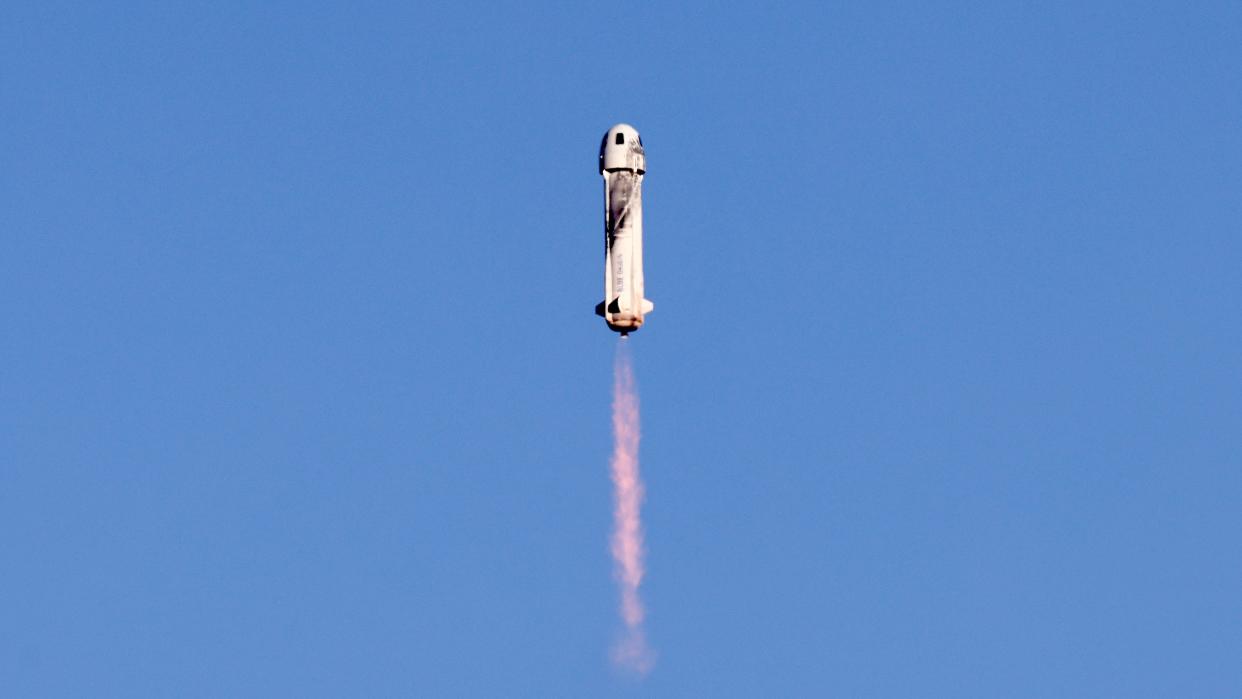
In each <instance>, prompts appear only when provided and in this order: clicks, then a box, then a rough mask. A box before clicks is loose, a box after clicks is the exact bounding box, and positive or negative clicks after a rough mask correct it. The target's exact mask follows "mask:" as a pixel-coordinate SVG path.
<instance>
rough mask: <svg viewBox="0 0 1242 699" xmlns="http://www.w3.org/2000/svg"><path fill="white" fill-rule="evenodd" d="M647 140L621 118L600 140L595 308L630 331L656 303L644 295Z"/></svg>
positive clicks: (624, 331) (616, 327)
mask: <svg viewBox="0 0 1242 699" xmlns="http://www.w3.org/2000/svg"><path fill="white" fill-rule="evenodd" d="M646 172H647V158H646V155H645V154H644V152H643V141H642V139H641V138H639V136H638V132H637V131H635V130H634V127H633V126H630V125H629V124H617V125H616V126H614V127H612V128H611V129H608V133H606V134H604V141H603V142H602V143H600V145H599V174H601V175H603V177H604V300H603V301H602V302H601V303H600V304H599V305H597V306H596V307H595V313H596V314H597V315H600V316H603V317H604V322H605V323H607V324H608V328H609V329H610V330H615V331H617V332H619V333H621V337H625V336H626V335H628V334H629V333H631V332H633V331H635V330H637V329H639V328H640V327H642V324H643V316H645V315H646V314H648V313H650V312H651V311H652V309H653V308H655V305H654V304H652V303H651V302H650V301H648V300H647V299H645V298H643V174H644V173H646Z"/></svg>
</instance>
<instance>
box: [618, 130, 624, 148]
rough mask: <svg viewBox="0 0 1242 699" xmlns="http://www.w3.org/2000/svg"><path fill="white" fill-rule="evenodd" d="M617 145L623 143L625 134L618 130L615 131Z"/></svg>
mask: <svg viewBox="0 0 1242 699" xmlns="http://www.w3.org/2000/svg"><path fill="white" fill-rule="evenodd" d="M617 145H618V146H624V145H625V134H623V133H621V132H620V131H618V132H617Z"/></svg>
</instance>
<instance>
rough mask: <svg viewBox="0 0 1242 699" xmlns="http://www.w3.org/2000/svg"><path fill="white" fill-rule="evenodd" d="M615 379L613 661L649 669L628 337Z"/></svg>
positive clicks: (619, 350)
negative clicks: (617, 608) (618, 627)
mask: <svg viewBox="0 0 1242 699" xmlns="http://www.w3.org/2000/svg"><path fill="white" fill-rule="evenodd" d="M612 375H613V380H612V434H613V450H612V484H613V519H612V559H613V563H614V565H615V575H616V578H617V583H618V585H620V588H621V621H622V622H624V624H625V629H624V632H623V633H622V636H621V638H619V639H618V640H617V643H616V645H615V646H613V649H612V660H613V663H614V664H615V665H616V666H617V667H619V668H622V669H626V670H630V671H633V672H635V673H637V674H639V675H645V674H646V673H647V672H648V671H649V670H650V669H651V667H652V665H653V664H654V662H655V654H654V653H653V652H652V651H651V649H650V648H649V647H648V646H647V637H646V634H645V633H644V632H643V615H644V611H643V601H642V599H641V598H640V597H639V595H638V587H639V585H641V584H642V582H643V572H644V571H643V555H644V551H643V523H642V518H641V516H640V508H641V506H642V501H643V482H642V478H641V477H640V476H639V472H638V439H639V417H638V390H637V387H636V386H635V384H634V369H633V367H632V366H631V362H630V353H629V350H628V349H627V348H626V343H625V342H624V341H623V342H620V343H619V344H618V347H617V355H616V360H615V361H614V363H613V372H612Z"/></svg>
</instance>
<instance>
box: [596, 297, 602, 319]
mask: <svg viewBox="0 0 1242 699" xmlns="http://www.w3.org/2000/svg"><path fill="white" fill-rule="evenodd" d="M595 315H597V316H599V317H600V318H603V317H604V302H603V301H600V302H599V303H597V304H595Z"/></svg>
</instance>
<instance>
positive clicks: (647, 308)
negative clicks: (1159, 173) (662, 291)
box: [643, 299, 655, 315]
mask: <svg viewBox="0 0 1242 699" xmlns="http://www.w3.org/2000/svg"><path fill="white" fill-rule="evenodd" d="M654 310H655V304H654V303H652V302H651V301H649V300H647V299H643V315H647V314H648V313H650V312H652V311H654Z"/></svg>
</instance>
